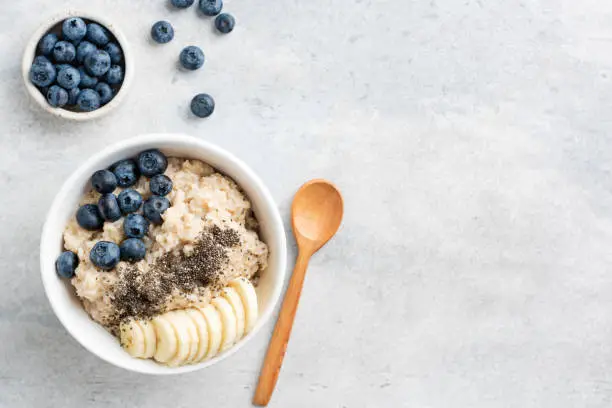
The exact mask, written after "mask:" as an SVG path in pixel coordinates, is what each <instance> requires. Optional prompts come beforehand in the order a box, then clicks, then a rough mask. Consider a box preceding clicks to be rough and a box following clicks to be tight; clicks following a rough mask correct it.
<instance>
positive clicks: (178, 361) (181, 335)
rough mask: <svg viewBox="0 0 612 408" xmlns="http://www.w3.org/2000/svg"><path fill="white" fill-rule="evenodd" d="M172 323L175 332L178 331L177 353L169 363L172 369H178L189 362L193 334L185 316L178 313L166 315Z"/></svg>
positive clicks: (173, 312)
mask: <svg viewBox="0 0 612 408" xmlns="http://www.w3.org/2000/svg"><path fill="white" fill-rule="evenodd" d="M164 316H165V317H166V319H168V321H169V322H170V324H171V325H172V327H174V331H176V339H177V346H178V347H177V348H178V350H177V352H176V355H175V356H174V357H173V358H172V359H171V360H170V361H168V362H167V364H168V365H169V366H171V367H178V366H180V365H183V364H185V363H186V362H187V358H188V357H189V355H190V354H191V343H192V339H191V333H190V331H189V329H188V326H187V323H186V322H185V320H184V319H183V315H182V314H180V313H178V312H177V311H172V312H168V313H166V314H165V315H164Z"/></svg>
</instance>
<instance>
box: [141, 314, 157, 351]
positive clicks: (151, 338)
mask: <svg viewBox="0 0 612 408" xmlns="http://www.w3.org/2000/svg"><path fill="white" fill-rule="evenodd" d="M136 324H138V325H139V326H140V328H141V329H142V333H143V334H144V345H145V351H144V355H143V358H151V357H153V355H154V354H155V349H156V348H157V336H156V335H155V329H154V328H153V323H152V322H151V321H150V320H137V321H136Z"/></svg>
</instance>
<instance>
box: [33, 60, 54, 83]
mask: <svg viewBox="0 0 612 408" xmlns="http://www.w3.org/2000/svg"><path fill="white" fill-rule="evenodd" d="M42 58H44V59H45V60H46V61H44V60H43V59H42ZM36 59H37V61H34V64H33V65H32V68H30V81H32V83H33V84H34V85H36V86H38V87H45V86H49V85H51V84H52V83H53V82H54V81H55V78H56V76H57V72H56V71H55V67H54V66H53V64H51V62H49V60H47V59H46V58H45V57H40V59H39V57H37V58H36Z"/></svg>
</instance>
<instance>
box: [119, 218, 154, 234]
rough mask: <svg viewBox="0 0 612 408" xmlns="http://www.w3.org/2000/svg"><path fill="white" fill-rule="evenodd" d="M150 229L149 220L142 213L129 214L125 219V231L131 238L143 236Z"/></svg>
mask: <svg viewBox="0 0 612 408" xmlns="http://www.w3.org/2000/svg"><path fill="white" fill-rule="evenodd" d="M148 231H149V221H147V220H146V219H145V218H144V217H143V216H142V215H140V214H129V215H128V216H127V217H125V221H123V232H125V235H127V236H128V237H130V238H142V237H144V236H145V235H147V232H148Z"/></svg>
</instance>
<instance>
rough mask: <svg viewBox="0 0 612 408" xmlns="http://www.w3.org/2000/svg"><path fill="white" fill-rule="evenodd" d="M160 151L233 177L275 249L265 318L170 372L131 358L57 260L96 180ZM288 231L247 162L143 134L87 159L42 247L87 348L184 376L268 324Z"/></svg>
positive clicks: (119, 361)
mask: <svg viewBox="0 0 612 408" xmlns="http://www.w3.org/2000/svg"><path fill="white" fill-rule="evenodd" d="M152 148H158V149H160V150H161V151H162V152H164V153H165V154H166V155H168V156H174V157H184V158H192V159H199V160H202V161H204V162H206V163H209V164H210V165H212V166H213V167H215V168H216V169H218V170H219V171H221V172H222V173H224V174H226V175H227V176H229V177H231V178H232V179H233V180H234V181H236V183H238V185H239V186H240V187H242V189H243V190H244V192H245V193H246V194H247V196H248V197H249V199H250V200H251V202H252V204H253V209H254V211H255V215H256V217H257V219H258V220H259V222H260V228H261V238H262V240H263V241H264V242H266V243H267V244H268V246H269V248H270V258H269V267H268V269H267V270H266V271H265V273H263V274H262V276H261V279H260V283H259V285H258V287H257V295H258V300H259V308H260V317H259V320H258V322H257V325H256V326H255V328H254V329H253V331H252V332H251V333H249V334H248V335H247V336H246V337H244V338H243V339H242V340H241V341H240V342H238V343H237V344H236V345H235V346H234V347H233V348H231V349H230V350H228V351H226V352H225V353H223V354H221V355H219V356H217V357H215V358H213V359H211V360H208V361H206V362H203V363H200V364H197V365H190V366H184V367H178V368H169V367H165V366H162V365H159V364H157V363H155V362H153V361H151V360H139V359H136V358H132V357H130V356H129V355H128V354H127V353H126V352H125V351H123V349H122V348H121V347H120V346H119V342H118V341H117V339H116V338H115V337H113V336H112V335H111V334H109V333H108V332H107V331H106V330H105V329H104V328H103V327H102V326H101V325H99V324H98V323H96V322H94V321H93V320H92V319H91V318H90V317H89V315H88V314H87V313H86V312H85V310H84V309H83V307H82V306H81V303H80V301H79V299H78V298H77V297H76V295H75V292H74V289H73V287H72V285H71V284H70V282H69V281H68V280H65V279H60V278H59V277H58V276H57V274H56V272H55V260H56V259H57V257H58V256H59V254H60V253H61V252H62V245H63V238H62V234H63V230H64V228H65V226H66V223H67V222H68V220H69V219H70V218H71V217H74V214H75V212H76V210H77V208H78V205H79V200H80V198H81V196H82V195H83V193H84V192H85V191H87V190H89V189H90V184H89V183H90V177H91V175H92V174H93V173H94V172H95V171H96V170H99V169H103V168H106V167H108V166H110V165H111V164H113V163H115V162H116V161H118V160H121V159H127V158H130V157H135V156H136V155H137V154H138V153H139V152H141V151H143V150H147V149H152ZM286 246H287V243H286V238H285V230H284V227H283V222H282V220H281V217H280V214H279V211H278V209H277V206H276V204H275V202H274V199H273V198H272V196H271V195H270V193H269V192H268V189H267V188H266V186H265V185H264V184H263V183H262V181H261V180H260V179H259V177H257V175H255V173H253V171H252V170H251V169H250V168H249V167H248V166H247V165H246V164H244V163H243V162H242V161H240V160H239V159H237V158H236V157H234V156H233V155H232V154H230V153H228V152H227V151H225V150H223V149H221V148H219V147H217V146H215V145H212V144H210V143H207V142H204V141H202V140H199V139H195V138H193V137H190V136H185V135H177V134H153V135H144V136H139V137H136V138H133V139H128V140H125V141H123V142H121V143H118V144H116V145H113V146H111V147H109V148H107V149H106V150H104V151H102V152H100V153H98V154H96V155H95V156H93V157H92V158H90V159H89V160H87V161H86V162H85V163H84V164H83V165H82V166H81V167H80V168H79V169H78V170H76V171H75V172H74V173H73V174H72V176H71V177H70V178H69V179H68V180H67V181H66V182H65V183H64V185H63V186H62V188H61V189H60V190H59V192H58V193H57V196H56V197H55V200H54V201H53V204H52V205H51V208H50V210H49V213H48V215H47V220H46V222H45V225H44V227H43V232H42V237H41V243H40V268H41V274H42V281H43V284H44V287H45V292H46V293H47V297H48V298H49V302H50V303H51V307H52V308H53V311H54V312H55V314H56V315H57V317H58V318H59V320H60V321H61V322H62V324H63V325H64V327H66V329H67V330H68V332H69V333H70V334H71V335H72V336H73V337H74V338H75V339H76V340H77V341H78V342H79V343H81V344H82V345H83V346H84V347H85V348H86V349H87V350H89V351H91V352H92V353H94V354H95V355H97V356H98V357H100V358H102V359H103V360H106V361H107V362H109V363H111V364H114V365H116V366H118V367H122V368H125V369H127V370H131V371H136V372H141V373H147V374H178V373H185V372H190V371H195V370H199V369H201V368H204V367H207V366H210V365H212V364H215V363H217V362H219V361H221V360H222V359H224V358H226V357H228V356H230V355H231V354H233V353H235V352H236V351H237V350H239V349H240V348H241V347H242V346H243V345H244V344H245V343H246V342H248V341H249V340H250V339H251V338H252V337H253V336H254V335H255V334H256V333H257V332H258V331H259V329H260V328H261V326H262V325H263V324H264V323H266V322H267V321H268V319H269V318H270V316H271V314H272V311H273V309H274V307H275V305H276V304H277V302H278V299H279V297H280V293H281V289H282V285H283V281H284V278H285V269H286V261H287V248H286Z"/></svg>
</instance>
